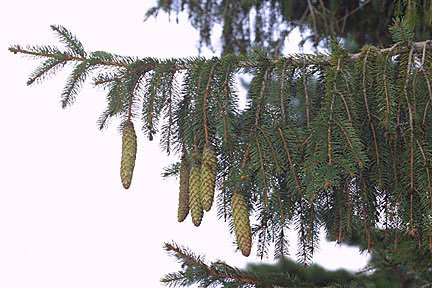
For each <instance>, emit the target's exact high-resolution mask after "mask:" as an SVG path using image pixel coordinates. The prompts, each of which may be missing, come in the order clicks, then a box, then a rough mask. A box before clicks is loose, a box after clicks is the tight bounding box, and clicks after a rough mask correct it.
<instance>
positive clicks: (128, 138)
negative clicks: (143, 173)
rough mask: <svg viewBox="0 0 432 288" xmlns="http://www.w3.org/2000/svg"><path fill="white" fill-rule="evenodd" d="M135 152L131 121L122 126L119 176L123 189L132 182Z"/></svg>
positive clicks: (135, 145) (135, 139)
mask: <svg viewBox="0 0 432 288" xmlns="http://www.w3.org/2000/svg"><path fill="white" fill-rule="evenodd" d="M136 153H137V137H136V134H135V129H134V126H133V123H132V122H131V121H127V122H126V123H125V124H124V126H123V136H122V157H121V166H120V177H121V181H122V184H123V187H124V188H125V189H128V188H129V186H130V184H131V182H132V175H133V170H134V167H135V158H136Z"/></svg>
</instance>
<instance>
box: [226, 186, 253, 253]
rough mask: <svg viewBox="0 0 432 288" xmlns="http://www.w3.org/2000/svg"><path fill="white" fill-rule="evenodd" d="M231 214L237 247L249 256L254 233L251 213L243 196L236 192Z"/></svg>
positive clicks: (233, 196)
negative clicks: (250, 219) (251, 224)
mask: <svg viewBox="0 0 432 288" xmlns="http://www.w3.org/2000/svg"><path fill="white" fill-rule="evenodd" d="M231 213H232V216H233V220H234V232H235V234H236V239H237V245H238V247H239V248H240V251H241V252H242V254H243V255H244V256H246V257H247V256H249V254H250V251H251V247H252V233H251V227H250V221H249V212H248V207H247V204H246V201H245V199H244V197H243V195H242V194H240V193H237V192H234V193H233V195H232V198H231Z"/></svg>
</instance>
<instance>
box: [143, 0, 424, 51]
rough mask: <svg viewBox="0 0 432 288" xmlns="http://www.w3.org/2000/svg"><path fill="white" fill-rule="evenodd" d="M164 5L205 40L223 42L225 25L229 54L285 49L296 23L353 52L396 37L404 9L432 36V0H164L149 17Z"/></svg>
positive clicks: (419, 35)
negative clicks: (394, 23)
mask: <svg viewBox="0 0 432 288" xmlns="http://www.w3.org/2000/svg"><path fill="white" fill-rule="evenodd" d="M159 11H164V12H168V13H179V12H183V11H184V12H186V13H187V14H188V16H189V19H190V23H191V24H192V25H193V26H194V27H195V28H197V29H198V30H199V32H200V43H201V45H204V46H209V47H214V46H216V47H219V44H220V43H211V35H212V34H213V33H215V32H216V31H217V30H216V29H215V27H217V25H220V28H221V29H222V34H221V42H222V43H221V45H222V51H223V53H224V54H225V53H246V52H248V51H250V49H251V47H254V46H259V47H265V48H266V49H267V51H270V52H276V53H277V52H280V51H282V49H283V47H284V45H285V44H287V43H286V42H285V38H286V37H287V36H288V35H289V34H290V32H291V31H292V30H293V29H295V28H300V30H301V31H302V34H303V40H302V43H304V42H306V41H308V40H312V41H313V43H314V45H318V44H323V45H324V46H326V44H328V40H329V39H330V38H331V37H337V38H339V39H344V42H345V44H346V47H348V48H349V49H350V50H351V51H352V52H357V51H358V50H359V49H360V48H361V47H362V46H364V45H367V44H369V45H374V46H378V47H386V46H389V45H391V43H392V38H391V34H390V33H389V31H388V26H389V25H391V24H392V21H393V17H399V16H402V15H406V17H407V18H408V21H410V23H412V25H413V26H415V27H416V29H415V33H416V39H418V40H426V39H431V38H432V35H431V31H432V30H431V28H432V1H430V0H410V1H406V0H396V1H395V0H348V1H346V0H290V1H286V0H241V1H229V0H217V1H214V0H204V1H196V0H159V1H158V2H157V5H156V6H155V7H154V8H152V9H150V10H149V11H147V17H150V16H152V15H157V13H158V12H159ZM251 11H252V13H251ZM292 44H293V43H289V45H292ZM297 44H299V43H295V45H297ZM300 44H301V43H300Z"/></svg>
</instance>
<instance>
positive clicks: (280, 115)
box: [9, 1, 432, 287]
mask: <svg viewBox="0 0 432 288" xmlns="http://www.w3.org/2000/svg"><path fill="white" fill-rule="evenodd" d="M209 2H210V1H209ZM232 2H237V1H232ZM308 2H309V3H310V1H308ZM366 2H368V3H369V2H370V1H364V4H366ZM166 3H169V1H166ZM205 3H207V2H205ZM239 3H243V2H242V1H241V2H239ZM275 3H277V2H275ZM314 3H315V2H314ZM413 27H414V25H412V22H411V21H410V20H409V18H396V20H394V23H393V25H392V28H391V29H390V32H391V35H392V37H393V40H394V43H395V44H394V45H393V46H391V47H388V48H385V49H380V48H378V47H375V46H364V47H363V48H362V49H361V51H360V52H359V53H356V54H350V53H348V52H347V51H346V50H345V49H343V48H342V46H341V45H340V43H339V42H337V41H332V45H331V47H330V48H331V52H330V53H329V54H328V55H327V54H315V55H313V54H299V55H287V56H277V55H274V54H271V55H270V54H269V53H267V51H265V50H260V49H258V48H255V49H252V50H251V52H250V53H248V54H243V55H233V54H225V55H224V56H223V57H221V58H216V57H215V58H212V59H204V58H202V57H194V58H188V59H154V58H137V57H124V56H119V55H114V54H111V53H108V52H105V51H95V52H88V51H86V50H85V49H84V46H83V45H82V43H81V42H80V41H79V40H78V39H77V38H76V37H75V36H74V35H72V34H71V33H70V32H69V31H68V30H66V29H65V28H63V27H61V26H52V27H51V28H52V29H53V31H54V32H55V33H56V34H57V35H58V36H59V38H60V40H61V41H62V42H63V43H64V44H65V46H66V49H60V48H57V47H53V46H29V47H25V48H23V47H21V46H19V45H15V46H12V47H10V48H9V50H10V51H11V52H13V53H20V54H23V55H28V56H31V57H33V58H38V59H39V58H41V59H44V61H43V62H42V64H41V66H39V67H38V68H37V69H36V70H35V72H34V73H33V74H32V75H31V76H30V79H29V81H28V84H29V85H30V84H32V83H35V82H40V81H41V80H44V79H45V78H46V77H47V76H50V75H52V74H53V73H57V72H58V71H59V69H60V68H62V67H64V66H65V65H67V64H72V65H74V69H73V71H72V73H71V75H70V76H69V79H68V80H67V83H66V86H65V88H64V90H63V92H62V105H63V107H64V108H65V107H67V106H69V105H71V104H72V103H73V102H74V101H75V97H76V96H77V94H78V92H79V89H80V87H81V86H82V84H83V83H84V81H85V80H86V78H88V77H89V76H91V75H93V77H94V78H93V83H94V84H95V85H97V86H101V87H104V88H105V89H106V91H107V108H106V111H105V112H104V113H103V114H102V115H101V116H100V118H99V121H98V125H99V127H100V128H101V129H102V128H104V127H106V126H107V125H108V123H109V120H110V119H111V118H113V117H119V118H121V119H122V124H121V130H122V133H123V146H122V149H123V151H122V163H121V177H122V182H123V185H124V187H125V188H128V187H129V185H130V184H131V181H132V185H133V179H132V174H133V168H134V162H135V153H136V145H137V143H136V135H135V129H134V124H135V127H140V128H141V131H142V132H143V133H145V134H146V135H147V136H148V139H149V140H152V139H153V137H154V135H155V134H158V135H159V138H160V141H161V146H162V147H163V148H164V149H165V150H166V151H167V153H172V152H173V153H176V154H177V155H178V156H179V163H175V164H173V165H172V166H171V167H168V168H167V170H166V173H165V174H166V175H172V174H175V175H176V174H180V178H181V179H180V183H181V185H183V187H181V189H180V191H181V193H189V195H187V197H186V194H181V196H180V199H183V200H180V203H179V221H183V220H184V219H185V218H186V216H187V214H188V212H189V211H187V208H189V209H190V214H191V216H192V217H191V218H192V220H193V222H194V224H195V225H196V226H198V225H199V224H200V223H201V220H202V217H203V213H204V212H205V211H207V210H208V209H210V208H211V207H212V201H213V199H212V198H213V195H214V192H215V191H214V190H215V188H216V190H217V193H216V196H215V197H216V199H217V206H218V207H217V209H218V214H219V216H220V218H222V219H225V220H227V221H228V222H229V223H230V227H231V228H232V230H233V232H235V233H236V236H237V238H236V239H237V244H238V246H239V248H240V250H241V251H242V253H243V254H244V255H249V253H250V247H251V241H252V240H251V237H250V235H251V236H252V238H253V239H254V241H255V243H256V244H257V246H256V247H257V251H256V252H257V254H258V256H260V257H264V256H266V255H267V254H268V247H269V245H270V244H274V245H275V255H274V256H275V257H277V258H283V257H285V256H286V255H287V251H288V239H287V231H288V228H289V227H295V229H296V230H297V231H298V238H299V241H298V243H299V246H298V256H299V258H300V259H301V261H303V262H304V263H309V262H310V260H311V258H312V255H313V253H314V251H315V250H316V248H317V245H318V233H319V231H320V230H321V229H325V231H326V232H327V234H328V236H329V238H330V239H332V240H336V241H338V242H347V243H353V244H359V245H361V247H362V248H364V249H369V250H370V251H373V252H374V253H375V255H378V256H379V259H381V260H380V261H381V262H385V263H384V264H383V265H384V266H386V267H389V268H390V269H393V270H394V271H397V273H396V274H398V275H399V278H400V283H402V285H403V286H404V287H408V286H407V285H409V283H410V282H409V279H408V278H407V273H408V272H410V273H411V271H414V272H413V273H414V274H415V275H418V277H420V278H421V279H424V275H428V273H429V272H430V269H431V267H432V260H431V259H432V166H431V161H432V112H431V109H432V107H431V106H432V86H431V79H432V41H430V40H426V41H421V42H415V39H416V38H415V37H416V35H417V33H416V32H415V31H416V30H414V28H413ZM234 51H236V50H235V49H234ZM239 75H249V76H251V77H252V80H251V82H250V83H249V87H248V91H247V97H246V105H245V107H242V106H240V105H239V102H240V101H242V100H243V99H242V98H241V96H240V94H239V92H238V91H237V90H238V85H237V79H238V76H239ZM137 130H139V129H137ZM138 145H139V143H138ZM133 151H135V152H133ZM184 167H187V168H184ZM188 170H189V171H188ZM182 171H186V172H185V173H183V172H182ZM182 175H183V178H182ZM184 177H186V178H184ZM182 183H183V184H182ZM185 191H186V192H185ZM204 194H205V195H206V196H205V197H207V198H205V197H203V196H202V195H204ZM204 198H205V199H204ZM185 199H187V200H185ZM188 203H189V205H187V204H188ZM185 204H186V205H185ZM187 206H189V207H187ZM236 207H237V208H236ZM249 216H250V219H249ZM233 218H234V219H233ZM204 220H205V219H204ZM251 225H252V226H251ZM174 251H175V252H176V253H180V252H181V251H180V250H179V251H176V250H174ZM254 252H255V251H254ZM406 255H417V256H418V258H409V259H407V258H405V257H404V256H406ZM377 261H378V260H377ZM194 267H195V266H194ZM204 270H205V269H204ZM193 271H195V270H193ZM186 272H187V271H186ZM204 272H206V273H207V272H208V273H207V274H206V273H204V274H200V275H201V276H200V277H201V280H203V281H204V280H205V279H204V278H205V277H208V279H207V278H206V279H207V280H205V281H210V280H211V279H212V278H211V276H212V274H211V273H210V270H205V271H204ZM188 275H189V274H185V275H183V276H181V275H180V276H179V277H183V278H181V279H180V278H179V279H172V281H173V283H178V281H180V282H181V281H186V282H187V281H189V280H191V279H189V278H188V277H189V276H190V275H189V276H188ZM203 275H204V276H203ZM205 275H207V276H205ZM191 277H192V276H191ZM203 277H204V278H203ZM348 278H349V277H348ZM349 279H351V278H349ZM286 280H287V281H288V280H289V279H288V278H287V279H286ZM306 280H307V279H306ZM176 281H177V282H176ZM218 281H219V280H218ZM186 282H185V283H186ZM206 283H207V282H206ZM208 283H211V281H210V282H208ZM252 284H253V283H252ZM252 284H251V283H247V282H242V284H241V285H252ZM255 284H257V283H255ZM255 284H253V285H255ZM227 285H228V284H227ZM236 285H237V284H236ZM241 285H240V284H238V285H237V286H226V287H241ZM266 285H267V284H266ZM268 285H270V284H268ZM271 285H277V284H275V283H273V284H271ZM287 285H291V284H287ZM263 287H264V286H263ZM265 287H267V286H265ZM305 287H307V286H305Z"/></svg>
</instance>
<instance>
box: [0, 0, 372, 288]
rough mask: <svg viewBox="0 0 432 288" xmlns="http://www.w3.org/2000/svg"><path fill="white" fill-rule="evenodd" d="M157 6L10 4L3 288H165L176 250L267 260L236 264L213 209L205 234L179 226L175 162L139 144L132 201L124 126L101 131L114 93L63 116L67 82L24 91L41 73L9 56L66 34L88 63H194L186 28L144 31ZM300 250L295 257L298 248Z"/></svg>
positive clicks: (6, 13)
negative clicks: (166, 170)
mask: <svg viewBox="0 0 432 288" xmlns="http://www.w3.org/2000/svg"><path fill="white" fill-rule="evenodd" d="M153 2H154V1H146V0H141V1H132V0H124V1H120V2H114V1H113V2H112V3H110V2H107V1H83V0H75V1H67V2H66V1H65V2H62V1H58V0H57V1H49V0H40V1H2V2H1V4H0V65H1V67H0V68H1V69H0V73H1V78H0V79H1V80H0V81H1V82H0V83H1V90H0V91H1V95H0V111H1V112H0V127H1V133H2V134H1V140H0V181H1V182H0V287H2V288H3V287H4V288H18V287H19V288H27V287H36V288H38V287H43V288H58V287H61V288H72V287H73V288H76V287H80V288H87V287H88V288H90V287H92V288H97V287H104V288H119V287H127V288H135V287H160V286H161V284H160V283H159V279H160V277H161V276H163V275H164V274H165V273H168V272H173V271H175V270H176V269H178V268H179V265H178V264H177V263H176V262H175V260H174V258H171V257H169V256H168V255H167V254H166V253H165V252H164V251H163V250H162V244H163V242H165V241H170V240H175V241H176V242H177V243H179V244H182V245H187V246H188V247H190V248H191V249H192V250H194V251H196V252H198V253H203V254H206V255H207V256H206V258H207V259H208V260H216V259H221V260H224V261H226V262H228V263H229V264H233V265H237V266H240V267H242V266H244V265H245V264H246V263H247V262H250V261H256V260H258V259H255V258H254V257H253V256H250V257H249V258H244V257H243V256H241V254H240V253H239V252H235V249H234V245H233V244H232V243H233V240H234V237H233V236H230V235H229V233H228V227H227V224H226V223H223V222H222V221H218V220H217V217H216V207H213V209H212V211H211V212H210V213H207V214H206V215H205V216H204V219H203V222H202V224H201V226H200V227H199V228H195V227H194V226H193V225H192V223H191V221H190V218H189V217H188V218H187V219H186V221H185V222H184V223H177V201H178V198H177V197H178V195H177V193H178V183H177V180H176V179H169V180H163V179H162V178H161V176H160V173H161V171H162V169H163V167H165V166H166V165H167V164H169V163H171V162H172V160H173V159H174V158H173V157H171V159H168V157H166V156H165V154H164V152H163V151H161V149H160V148H159V146H158V144H159V143H158V141H157V140H156V141H153V142H149V141H148V140H147V138H146V137H145V135H143V134H142V133H138V141H139V142H138V145H139V148H138V155H137V162H136V166H135V171H134V178H133V182H132V185H131V188H130V189H129V190H127V191H126V190H124V189H123V188H122V186H121V183H120V176H119V169H120V153H121V136H120V135H119V133H118V132H117V126H118V122H116V121H113V122H112V124H111V126H109V128H108V129H107V130H104V131H99V130H98V129H97V126H96V120H97V119H98V117H99V115H100V113H101V112H102V111H103V110H104V108H105V92H104V91H103V90H102V89H96V88H92V87H91V86H90V85H87V86H86V88H85V89H83V90H82V92H81V93H80V94H79V95H78V100H77V101H76V103H75V104H74V105H73V106H72V107H70V108H68V109H66V110H62V109H61V107H60V103H59V100H60V94H61V91H62V88H63V85H64V83H65V80H66V77H67V75H68V73H67V72H68V71H70V70H68V69H65V70H64V71H63V72H60V73H59V74H58V75H57V76H55V77H54V78H52V79H50V80H47V81H46V82H44V83H42V84H38V85H33V86H32V87H27V86H26V84H25V83H26V80H27V78H28V75H29V74H30V73H31V72H32V71H33V69H34V68H35V67H36V66H37V65H38V63H39V62H37V61H33V60H31V59H28V58H23V57H21V56H18V55H13V54H11V53H10V52H9V51H7V48H8V47H9V46H10V45H12V44H20V45H22V46H25V45H26V44H49V45H51V44H57V43H58V41H57V39H56V38H55V37H54V36H53V33H52V32H51V29H50V28H49V25H51V24H60V25H63V26H65V27H66V28H68V29H69V30H70V31H72V33H74V34H75V35H77V37H78V39H80V40H81V41H82V43H83V44H84V47H85V48H86V49H87V50H88V51H95V50H105V51H108V52H113V53H117V54H121V55H132V56H140V57H145V56H154V57H162V58H163V57H185V56H194V55H197V53H198V52H197V49H196V45H197V40H198V35H197V32H196V31H195V30H193V28H191V27H190V25H189V24H188V23H187V20H185V19H183V20H182V21H181V24H182V25H177V24H176V23H175V21H171V23H169V22H168V18H167V17H165V16H160V17H159V18H158V20H157V21H155V20H154V19H151V20H149V21H148V22H146V23H143V17H144V13H145V11H147V9H148V8H149V7H151V6H153ZM172 19H173V20H175V18H174V17H173V18H172ZM293 45H296V43H294V44H293ZM293 48H297V47H295V46H294V47H293ZM294 51H295V50H294ZM140 126H141V124H139V123H137V125H136V130H137V131H139V127H140ZM291 246H292V248H293V249H292V255H295V247H296V244H295V242H292V245H291ZM357 254H358V253H357V250H356V249H350V250H348V249H345V248H343V247H340V246H337V245H335V244H334V243H328V244H325V243H322V244H321V253H319V254H317V255H316V257H315V260H316V261H317V262H318V263H320V264H322V265H325V266H326V267H328V268H332V269H335V268H338V267H345V268H348V269H352V270H355V269H358V268H360V267H361V266H362V265H364V264H365V263H366V260H365V259H366V256H365V255H363V256H358V255H357Z"/></svg>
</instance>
